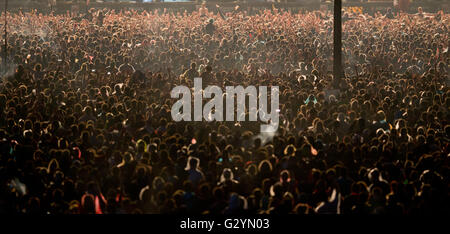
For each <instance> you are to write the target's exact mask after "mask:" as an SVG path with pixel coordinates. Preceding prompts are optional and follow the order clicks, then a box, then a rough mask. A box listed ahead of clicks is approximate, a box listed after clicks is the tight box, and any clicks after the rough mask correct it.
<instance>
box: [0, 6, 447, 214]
mask: <svg viewBox="0 0 450 234" xmlns="http://www.w3.org/2000/svg"><path fill="white" fill-rule="evenodd" d="M3 17H4V16H2V18H3ZM343 20H344V22H343V60H344V61H343V67H344V74H343V77H342V78H341V79H340V80H339V79H334V78H333V76H332V57H333V53H332V51H333V44H332V42H333V33H332V29H333V21H332V14H331V13H330V12H328V13H326V12H319V11H315V12H295V13H294V12H290V11H281V10H278V9H267V10H264V11H260V12H258V13H255V14H247V13H246V12H245V11H240V10H238V9H237V8H236V10H235V11H231V12H227V13H222V12H220V14H215V13H213V12H211V11H208V9H206V8H204V7H202V8H200V9H199V10H198V11H195V12H191V13H187V12H184V13H183V12H177V13H169V12H166V11H165V10H160V11H159V12H158V11H154V12H146V11H140V12H137V11H120V12H118V11H114V10H106V9H105V10H101V11H97V10H90V11H89V13H87V14H71V13H67V14H65V15H53V14H50V15H43V14H39V13H37V12H34V11H33V12H20V13H15V14H12V13H11V14H8V21H9V22H8V58H9V59H8V61H7V65H8V67H9V69H6V68H5V67H3V71H5V72H6V74H5V75H4V76H3V79H2V81H1V84H0V110H1V112H0V140H1V142H0V213H9V214H10V213H33V214H55V213H65V214H67V213H70V214H73V213H82V214H94V213H95V214H119V213H172V214H174V213H177V214H180V213H181V214H185V213H189V214H208V213H209V214H248V213H251V214H255V213H269V214H287V213H294V214H323V213H330V214H433V213H446V214H448V213H449V212H448V210H449V208H450V207H449V199H448V198H449V196H448V195H449V191H448V187H449V182H448V178H449V165H448V162H449V157H448V154H449V137H450V125H449V122H448V120H449V119H450V118H449V106H450V91H449V89H448V87H447V84H448V81H449V77H448V69H449V67H448V65H449V58H450V57H449V56H448V46H449V41H448V35H449V26H450V23H449V22H450V21H449V20H450V17H449V15H448V14H445V13H443V12H442V11H440V12H438V13H433V14H431V13H424V12H422V11H421V10H420V9H419V12H418V13H417V14H404V13H400V14H399V13H393V12H391V11H387V12H383V13H376V14H374V15H369V14H367V13H361V12H346V13H345V14H344V16H343ZM2 31H3V29H2ZM1 51H2V53H4V48H2V49H1ZM195 77H202V78H203V85H204V86H206V85H207V84H211V85H218V86H220V87H225V86H238V85H242V86H243V87H247V86H250V85H253V86H259V85H267V86H279V87H280V127H279V128H278V130H277V132H276V133H274V134H272V135H271V134H261V133H260V132H259V126H260V123H259V122H248V121H244V122H237V121H234V122H216V121H214V122H206V121H202V122H184V121H181V122H174V121H173V120H172V117H171V113H170V110H171V107H172V104H173V103H174V102H175V101H176V99H173V98H171V97H170V91H171V89H172V88H173V87H175V86H177V85H186V86H188V87H192V86H193V85H192V83H193V78H195Z"/></svg>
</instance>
